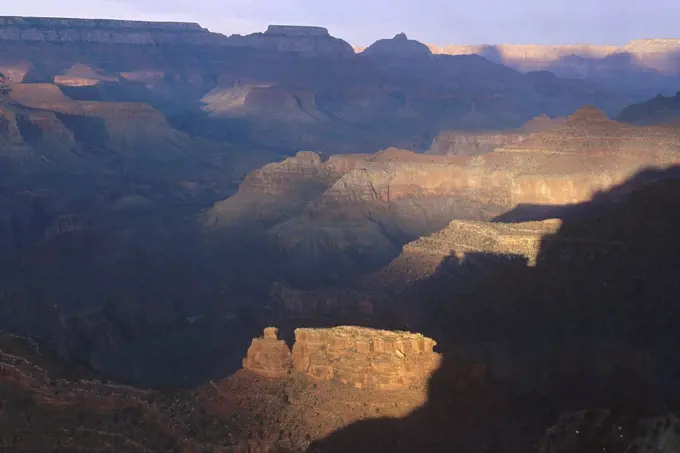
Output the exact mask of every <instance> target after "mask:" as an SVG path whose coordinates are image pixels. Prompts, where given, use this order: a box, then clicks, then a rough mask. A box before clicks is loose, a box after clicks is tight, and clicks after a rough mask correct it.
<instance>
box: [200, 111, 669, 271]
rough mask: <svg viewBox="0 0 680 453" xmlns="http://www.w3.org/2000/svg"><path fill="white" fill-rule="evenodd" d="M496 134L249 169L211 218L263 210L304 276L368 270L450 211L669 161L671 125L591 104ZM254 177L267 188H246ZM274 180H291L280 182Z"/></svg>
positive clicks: (577, 191)
mask: <svg viewBox="0 0 680 453" xmlns="http://www.w3.org/2000/svg"><path fill="white" fill-rule="evenodd" d="M539 122H540V121H539ZM529 127H530V126H529ZM501 137H502V138H499V141H504V140H506V138H508V137H509V138H508V140H509V141H510V142H511V143H510V144H507V145H504V146H501V147H498V148H496V149H495V150H494V151H492V152H488V153H485V154H480V155H476V156H438V155H422V154H415V153H410V152H407V151H403V150H401V151H400V150H396V149H388V150H385V151H382V152H379V153H377V154H376V155H375V156H372V157H370V156H366V157H362V158H358V157H357V156H347V157H345V158H343V157H341V156H334V157H333V158H331V159H329V160H328V161H327V162H326V163H323V164H321V162H320V160H318V159H315V160H310V161H309V163H306V164H304V165H302V161H300V162H298V159H300V158H299V157H298V158H295V160H290V161H285V162H284V163H282V164H277V165H271V166H269V167H267V168H266V169H264V170H263V171H262V172H256V173H253V174H252V175H251V176H249V177H248V178H247V179H246V181H244V184H243V185H242V187H241V190H240V193H239V194H237V195H236V196H235V197H233V199H231V200H227V201H225V202H222V203H219V204H217V205H216V206H215V208H214V209H213V211H212V212H211V216H212V217H213V219H214V222H215V223H216V224H217V225H219V224H220V223H223V224H225V225H226V224H229V223H230V222H236V221H248V219H251V220H250V224H251V225H257V223H256V222H254V221H252V219H257V218H260V219H266V220H267V221H268V222H267V224H265V225H263V224H262V223H260V226H264V227H265V228H266V229H267V237H268V239H269V241H271V243H273V244H274V246H275V247H276V248H277V249H279V250H280V251H282V253H283V256H285V257H286V260H290V261H289V262H290V263H291V264H292V263H296V264H292V265H291V268H292V272H293V273H295V274H297V273H300V278H301V279H302V280H304V279H307V280H308V281H311V280H313V278H312V277H311V275H309V274H307V273H305V271H304V269H305V268H304V267H303V265H308V264H309V263H310V262H313V263H315V264H314V266H312V267H311V268H307V269H309V270H310V271H312V274H316V275H317V276H318V275H322V274H323V273H324V272H329V274H327V275H331V274H330V273H331V272H332V273H335V275H339V276H347V275H356V272H357V271H359V272H362V271H363V272H367V271H368V272H373V271H375V270H377V269H379V268H380V267H383V266H384V265H386V264H387V263H389V262H390V261H391V260H392V259H393V258H395V257H396V256H397V255H398V253H399V247H400V246H401V245H402V244H405V243H407V242H410V241H412V240H414V239H416V238H418V237H422V236H426V235H429V234H432V233H434V232H436V231H439V230H441V229H443V228H445V227H446V226H447V225H448V224H449V223H450V222H451V220H452V219H467V220H489V219H491V218H493V217H496V216H498V215H500V214H502V213H504V212H506V211H508V210H510V209H513V208H515V207H517V206H519V205H524V204H542V205H563V204H574V203H580V202H583V201H587V200H589V199H591V198H592V197H593V196H594V195H595V194H596V193H598V192H599V191H602V190H606V189H608V188H610V187H613V186H615V185H617V184H620V183H621V182H623V181H625V180H626V179H628V178H629V177H631V176H632V175H634V174H635V173H636V172H637V171H639V170H640V169H642V168H645V167H648V166H653V167H658V168H665V167H667V166H670V165H673V164H676V163H678V162H680V135H679V134H678V130H677V129H675V128H670V127H646V128H642V127H635V126H631V125H628V124H624V123H619V122H616V121H611V120H609V119H608V118H607V115H606V114H604V112H602V111H600V110H598V109H595V108H592V107H586V108H583V109H580V110H579V111H577V112H576V113H574V114H573V115H571V116H570V117H569V118H566V119H564V120H559V121H557V120H556V121H548V125H547V127H545V128H544V127H537V129H535V131H534V132H533V133H523V134H516V135H512V134H509V135H501ZM513 137H515V138H517V140H515V139H514V138H513ZM305 162H307V161H305ZM291 171H294V173H293V174H291ZM277 174H279V175H280V176H276V175H277ZM284 175H285V176H284ZM265 176H266V179H265V180H266V181H268V183H267V184H266V186H268V187H272V188H273V189H256V188H257V187H258V184H259V183H257V181H258V180H260V179H261V178H264V177H265ZM279 180H282V181H283V180H286V181H289V183H287V184H292V186H290V188H287V189H285V190H283V191H282V190H279V189H277V187H279V186H280V184H278V183H277V182H276V181H279ZM250 187H253V188H254V189H252V190H251V189H250ZM270 190H273V191H274V192H272V193H269V191H270ZM260 192H261V193H260ZM274 193H275V194H274ZM281 207H283V209H282V208H281ZM282 211H283V212H282ZM284 213H285V215H283V214H284ZM220 219H223V220H220ZM239 219H241V220H239ZM358 257H361V259H360V260H359V259H358ZM359 261H361V262H363V263H364V264H363V265H361V264H360V263H359ZM305 263H306V264H305ZM358 266H364V267H361V268H360V267H358ZM312 268H313V269H312ZM360 269H361V270H360ZM352 272H354V273H352ZM302 275H304V276H305V277H304V278H303V277H302ZM340 279H342V278H340Z"/></svg>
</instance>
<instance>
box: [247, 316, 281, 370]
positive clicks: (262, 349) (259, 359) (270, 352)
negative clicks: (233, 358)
mask: <svg viewBox="0 0 680 453" xmlns="http://www.w3.org/2000/svg"><path fill="white" fill-rule="evenodd" d="M291 365H292V361H291V354H290V349H289V348H288V346H287V345H286V342H285V341H283V340H279V339H278V329H276V328H275V327H267V328H266V329H264V335H263V337H262V338H255V339H254V340H253V343H252V344H251V345H250V348H248V355H247V356H246V358H245V359H243V368H244V369H246V370H249V371H252V372H254V373H257V374H259V375H261V376H265V377H269V378H283V377H286V376H287V375H288V374H289V373H290V371H291Z"/></svg>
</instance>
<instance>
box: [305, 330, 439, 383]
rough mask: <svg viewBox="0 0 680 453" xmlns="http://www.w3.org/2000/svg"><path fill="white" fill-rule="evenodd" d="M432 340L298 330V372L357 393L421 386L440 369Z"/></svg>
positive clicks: (376, 333) (390, 334)
mask: <svg viewBox="0 0 680 453" xmlns="http://www.w3.org/2000/svg"><path fill="white" fill-rule="evenodd" d="M435 344H436V343H435V342H434V340H431V339H429V338H426V337H424V336H422V335H418V334H411V333H405V332H390V331H381V330H373V329H366V328H360V327H336V328H332V329H297V330H296V331H295V345H294V346H293V360H294V364H295V370H296V371H297V372H300V373H305V374H307V375H309V376H310V377H312V378H314V379H319V380H334V381H338V382H341V383H343V384H347V385H350V386H353V387H357V388H366V389H379V390H400V389H404V388H409V387H419V386H423V385H425V384H426V383H427V380H428V378H429V376H430V375H431V374H432V372H434V371H435V370H436V369H437V368H438V367H439V362H440V357H439V355H438V354H436V353H434V352H433V348H434V346H435Z"/></svg>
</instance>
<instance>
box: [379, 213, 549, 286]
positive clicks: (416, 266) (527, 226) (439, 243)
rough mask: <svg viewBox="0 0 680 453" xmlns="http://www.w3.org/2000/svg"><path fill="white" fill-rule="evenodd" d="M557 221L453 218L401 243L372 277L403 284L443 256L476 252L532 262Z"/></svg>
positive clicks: (462, 257) (434, 266)
mask: <svg viewBox="0 0 680 453" xmlns="http://www.w3.org/2000/svg"><path fill="white" fill-rule="evenodd" d="M560 225H561V222H560V220H558V219H550V220H544V221H541V222H521V223H500V222H479V221H470V220H454V221H452V222H451V223H450V224H449V225H448V226H447V227H446V228H444V229H443V230H441V231H438V232H436V233H434V234H431V235H429V236H424V237H422V238H419V239H416V240H415V241H413V242H410V243H408V244H406V245H404V248H403V251H402V253H401V255H399V257H398V258H396V259H395V260H394V261H392V263H390V265H389V266H387V267H386V268H385V269H383V270H381V271H380V272H379V273H378V274H376V275H374V276H372V279H373V280H377V281H380V282H381V283H383V284H388V283H390V284H395V285H398V286H406V285H409V284H411V283H413V282H414V281H416V280H421V279H423V278H427V277H430V276H431V275H432V274H434V273H435V272H436V271H437V269H438V268H439V266H440V265H441V264H442V262H443V261H444V260H445V259H448V258H451V257H455V258H457V259H458V260H465V259H469V260H473V261H474V259H475V258H474V257H475V254H477V253H491V254H497V255H510V256H514V257H522V258H523V259H526V261H527V264H528V265H529V266H535V265H536V259H537V258H538V254H539V252H540V249H541V245H542V241H543V240H544V238H545V237H546V236H549V235H551V234H553V233H555V232H556V231H557V230H559V228H560ZM366 280H369V279H366Z"/></svg>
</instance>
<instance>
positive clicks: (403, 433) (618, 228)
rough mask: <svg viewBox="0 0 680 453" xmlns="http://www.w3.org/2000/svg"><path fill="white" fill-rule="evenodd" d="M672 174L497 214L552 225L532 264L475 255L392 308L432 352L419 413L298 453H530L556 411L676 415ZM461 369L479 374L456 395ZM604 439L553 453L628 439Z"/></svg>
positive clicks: (613, 447) (679, 386) (445, 265)
mask: <svg viewBox="0 0 680 453" xmlns="http://www.w3.org/2000/svg"><path fill="white" fill-rule="evenodd" d="M679 170H680V168H677V167H676V168H672V169H667V170H658V169H649V170H644V171H642V172H640V173H639V174H637V175H635V176H634V177H632V178H631V179H630V180H629V181H627V182H625V183H623V184H622V185H620V186H618V187H615V188H612V189H611V190H608V191H606V192H601V193H599V194H597V195H596V196H594V197H593V199H592V200H591V201H589V202H586V203H582V204H579V205H573V206H565V207H562V208H558V209H547V208H546V207H537V209H529V210H527V209H526V208H520V209H518V210H516V211H514V212H510V213H508V214H506V215H505V216H503V218H501V219H499V220H505V221H507V220H510V221H524V220H540V219H541V218H548V217H553V218H554V217H559V218H561V219H562V225H561V227H560V228H559V230H558V231H557V232H556V233H555V234H552V235H547V236H545V237H544V238H543V239H542V241H541V247H540V252H539V255H538V258H537V262H536V265H535V266H529V265H528V263H527V261H526V259H525V258H523V257H519V256H507V255H505V256H501V255H493V254H486V253H474V254H468V255H466V256H465V257H464V258H463V259H460V260H459V259H457V258H456V257H455V256H450V257H449V258H447V259H445V260H444V261H443V262H442V264H441V265H440V267H439V269H438V270H437V272H436V273H435V274H434V275H432V276H431V277H430V278H428V279H427V280H424V281H421V282H418V283H415V284H413V285H412V287H410V288H408V289H407V290H406V291H405V293H404V294H403V300H398V301H396V303H405V304H407V305H408V304H410V305H411V306H413V307H414V309H413V310H411V312H412V313H418V314H419V319H417V321H415V323H414V325H415V326H417V328H418V329H419V330H420V331H421V332H423V333H424V334H426V335H428V336H432V337H434V338H435V339H437V341H438V342H439V344H440V347H441V352H442V354H443V361H442V365H441V367H440V368H439V370H438V371H436V372H435V373H434V374H433V375H432V376H431V378H430V381H429V387H428V401H427V403H426V404H425V405H423V406H422V407H420V408H418V409H416V410H415V411H414V412H412V413H411V414H409V415H407V416H406V417H404V418H401V419H390V418H378V419H371V420H363V421H360V422H357V423H355V424H352V425H350V426H348V427H346V428H344V429H342V430H339V431H337V432H335V433H333V434H331V435H330V436H328V437H327V438H325V439H323V440H319V441H316V442H314V443H313V444H312V445H311V446H310V448H309V450H308V451H309V452H315V453H318V452H354V453H358V452H371V453H376V452H402V451H403V452H413V451H423V452H438V451H442V452H444V451H446V452H449V451H456V452H516V451H531V450H533V449H535V448H536V444H537V442H538V441H539V439H540V438H541V436H542V435H543V434H544V433H545V430H546V428H547V427H549V426H551V425H553V424H555V423H556V422H557V420H558V418H559V414H560V413H563V412H566V411H573V410H581V409H596V408H610V409H612V412H611V414H610V419H609V422H611V423H612V424H614V423H616V424H618V425H620V426H628V425H627V423H628V422H631V421H632V420H634V419H636V417H640V416H643V415H660V414H664V413H668V412H670V411H673V410H675V409H677V408H678V407H679V406H678V403H679V402H680V380H679V379H678V377H680V358H679V357H678V355H677V350H678V347H680V330H678V329H677V326H678V325H679V323H680V304H679V302H680V301H679V300H678V299H679V297H680V296H678V295H679V294H680V280H679V279H678V278H677V277H678V270H680V253H678V252H680V236H678V234H677V232H678V231H680V197H678V195H677V194H678V193H680V178H679V177H678V176H679V175H680V173H679ZM409 321H411V322H413V320H409ZM453 351H455V352H453ZM463 356H465V357H467V358H463ZM469 359H474V360H479V361H481V362H483V363H485V364H486V365H488V367H489V370H490V372H489V376H488V378H487V379H485V380H484V382H476V383H475V384H473V385H472V386H467V387H460V385H459V383H460V382H461V379H460V377H461V376H464V375H465V374H466V373H467V372H468V370H469V366H470V362H469V361H468V360H469ZM606 423H607V422H605V425H606ZM609 434H610V433H609V432H605V433H603V432H599V433H594V432H589V433H588V434H587V435H584V436H583V438H582V439H579V440H578V441H577V442H576V443H575V444H572V447H573V446H574V445H575V447H573V448H575V449H567V450H560V451H598V452H601V451H602V449H603V448H606V451H608V452H612V451H613V452H619V451H621V452H622V451H624V450H625V448H627V446H628V445H629V442H630V440H631V438H630V436H634V435H635V434H634V433H631V432H627V431H626V432H625V435H623V434H622V435H621V436H620V437H618V436H617V438H616V440H615V441H613V442H612V441H611V439H609ZM608 439H609V440H608ZM549 451H552V450H549Z"/></svg>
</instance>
